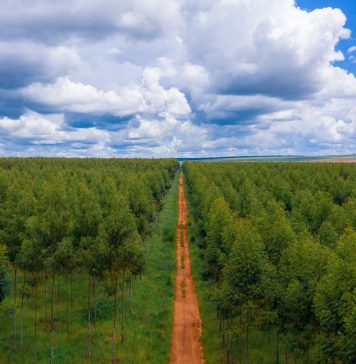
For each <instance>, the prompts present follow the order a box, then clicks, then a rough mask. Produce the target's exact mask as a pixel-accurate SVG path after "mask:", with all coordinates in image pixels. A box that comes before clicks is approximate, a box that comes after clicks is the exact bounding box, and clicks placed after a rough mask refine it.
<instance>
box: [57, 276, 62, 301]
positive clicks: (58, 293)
mask: <svg viewBox="0 0 356 364" xmlns="http://www.w3.org/2000/svg"><path fill="white" fill-rule="evenodd" d="M60 277H61V275H60V274H59V273H58V279H57V301H58V303H60V302H61V290H60V286H59V285H60Z"/></svg>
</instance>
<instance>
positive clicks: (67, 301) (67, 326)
mask: <svg viewBox="0 0 356 364" xmlns="http://www.w3.org/2000/svg"><path fill="white" fill-rule="evenodd" d="M65 280H66V316H67V317H66V331H67V336H68V333H69V293H68V274H67V275H66V277H65Z"/></svg>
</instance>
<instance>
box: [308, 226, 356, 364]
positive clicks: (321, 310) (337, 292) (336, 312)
mask: <svg viewBox="0 0 356 364" xmlns="http://www.w3.org/2000/svg"><path fill="white" fill-rule="evenodd" d="M355 267H356V233H355V232H354V231H353V230H352V229H348V230H346V231H345V233H344V234H343V235H342V236H341V237H340V239H339V241H338V243H337V247H336V254H335V253H333V254H330V256H329V259H328V265H327V272H326V275H325V276H324V277H323V278H322V279H321V280H320V282H319V284H318V286H317V290H316V294H315V297H314V305H315V313H316V316H317V318H318V320H319V322H320V326H321V334H320V337H319V343H320V355H321V359H322V361H323V362H329V361H335V360H339V361H340V362H342V363H345V364H351V363H354V362H355V360H356V350H355V345H354V343H355V337H356V331H355V327H356V326H355V324H356V300H355V297H356V295H355V294H356V287H355V282H356V270H355Z"/></svg>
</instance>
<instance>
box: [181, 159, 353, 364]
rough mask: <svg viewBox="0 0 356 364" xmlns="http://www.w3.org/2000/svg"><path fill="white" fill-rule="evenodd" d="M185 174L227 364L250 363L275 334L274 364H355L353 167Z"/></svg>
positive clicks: (199, 167)
mask: <svg viewBox="0 0 356 364" xmlns="http://www.w3.org/2000/svg"><path fill="white" fill-rule="evenodd" d="M184 170H185V172H186V175H187V184H188V187H189V199H190V201H191V205H192V211H193V214H194V216H195V219H196V221H197V222H198V224H199V228H200V234H201V239H200V248H201V256H202V259H203V267H204V268H203V271H202V275H203V277H204V278H205V279H208V280H211V281H212V286H213V287H214V288H215V289H214V290H213V293H212V299H213V300H214V303H215V307H216V313H217V320H218V323H219V325H220V329H221V335H222V339H223V342H224V345H225V348H226V349H225V350H226V362H238V363H242V362H246V363H249V362H250V347H249V345H250V339H251V335H253V334H254V333H256V331H258V332H262V333H263V332H264V333H265V335H268V336H271V334H273V337H274V338H275V344H273V346H274V348H275V349H274V350H275V362H276V363H282V362H285V363H288V361H290V360H291V357H293V358H294V359H295V360H297V358H300V359H301V361H302V363H311V362H318V363H345V364H352V363H355V362H356V345H355V343H356V232H355V229H356V188H355V187H356V166H355V165H351V164H324V163H320V164H306V163H293V164H287V163H246V164H243V163H195V162H186V163H184ZM236 352H237V354H235V356H234V357H232V353H236ZM242 352H243V353H244V356H245V358H242Z"/></svg>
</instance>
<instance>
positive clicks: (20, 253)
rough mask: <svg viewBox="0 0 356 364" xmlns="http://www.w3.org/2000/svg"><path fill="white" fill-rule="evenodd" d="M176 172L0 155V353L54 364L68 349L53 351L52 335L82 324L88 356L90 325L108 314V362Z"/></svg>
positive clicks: (146, 164) (137, 164)
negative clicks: (10, 352) (19, 352)
mask: <svg viewBox="0 0 356 364" xmlns="http://www.w3.org/2000/svg"><path fill="white" fill-rule="evenodd" d="M178 166H179V164H178V162H177V161H176V160H173V159H166V160H117V159H107V160H98V159H85V160H83V159H42V158H35V159H0V305H1V307H0V317H2V319H0V332H1V335H0V336H1V339H0V340H1V343H0V346H1V350H14V346H13V345H14V343H15V344H16V345H17V346H15V347H16V348H18V350H24V352H26V353H27V355H28V356H31V357H30V358H28V362H41V361H45V362H48V360H49V359H50V360H51V362H54V360H55V358H58V356H60V355H65V350H66V348H65V346H61V345H56V343H57V342H56V339H58V338H59V335H61V336H60V337H63V336H65V335H67V338H71V337H72V338H74V340H79V337H78V336H79V334H78V332H81V333H82V332H83V331H82V327H83V326H84V327H85V325H86V327H87V330H86V332H85V335H86V336H87V338H86V342H87V345H86V353H85V354H86V356H87V357H90V356H91V352H92V350H93V348H92V340H91V333H92V323H95V322H96V320H99V319H100V315H102V316H103V315H106V316H105V317H107V314H108V312H109V315H111V322H112V326H111V328H108V332H106V333H105V337H103V340H104V339H110V341H111V342H112V349H111V350H112V353H109V355H110V356H111V357H112V360H113V361H114V362H116V360H117V345H118V341H119V340H120V341H124V340H125V295H129V297H130V305H131V304H132V295H133V292H132V290H133V288H132V287H133V280H134V279H135V277H138V276H140V275H141V274H142V272H143V270H144V266H145V239H146V238H147V237H148V236H149V235H150V233H151V231H152V228H153V227H154V224H155V221H156V220H157V219H156V218H157V216H158V213H159V211H160V210H161V208H162V206H163V198H164V196H165V194H166V192H167V190H168V189H169V187H170V186H171V184H172V181H173V178H174V176H175V175H176V171H177V169H178ZM73 287H74V288H73ZM83 292H84V294H85V298H86V299H85V300H83V299H82V296H83V294H82V293H83ZM4 299H5V300H4ZM1 301H3V302H2V304H1ZM119 307H120V310H121V315H120V321H119V319H118V310H119ZM9 317H11V321H12V324H11V326H12V328H11V331H10V330H8V332H4V330H5V329H4V326H3V322H2V320H6V319H8V318H9ZM76 320H77V321H76ZM78 322H79V324H78ZM118 322H120V325H118ZM6 327H7V326H6ZM109 330H110V331H109ZM71 335H72V336H71ZM43 337H45V340H44V339H43ZM68 340H69V339H68ZM11 345H12V346H11ZM11 348H12V349H11ZM0 355H1V354H0ZM13 355H15V353H14V354H13ZM110 356H109V357H110ZM3 358H4V357H3ZM0 361H1V360H0ZM1 362H4V359H2V361H1ZM12 362H15V361H12ZM58 362H60V361H58ZM103 362H106V361H105V360H104V359H103Z"/></svg>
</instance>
